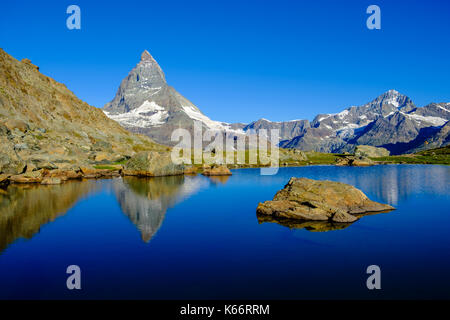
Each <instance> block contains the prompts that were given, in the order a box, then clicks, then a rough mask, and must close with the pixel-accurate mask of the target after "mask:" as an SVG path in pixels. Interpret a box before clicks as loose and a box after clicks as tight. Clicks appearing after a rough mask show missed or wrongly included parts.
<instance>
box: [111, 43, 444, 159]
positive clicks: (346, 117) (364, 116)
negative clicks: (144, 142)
mask: <svg viewBox="0 0 450 320" xmlns="http://www.w3.org/2000/svg"><path fill="white" fill-rule="evenodd" d="M103 110H104V112H105V114H106V115H107V116H108V117H110V118H111V119H113V120H116V121H118V122H119V123H120V124H121V125H122V126H123V127H125V128H127V129H128V130H130V131H132V132H137V133H143V134H146V135H148V136H149V137H151V138H152V139H154V140H155V141H157V142H159V143H162V144H166V145H173V142H171V140H170V137H171V134H172V132H173V131H174V130H175V129H177V128H185V129H187V130H189V131H191V132H192V131H193V124H194V120H197V121H200V122H201V123H202V125H203V127H204V128H205V129H209V130H213V131H216V132H218V133H220V132H224V133H226V134H227V135H245V134H247V133H248V132H251V131H250V130H256V131H258V130H260V129H267V130H270V129H279V130H280V138H281V140H282V141H281V142H280V146H281V147H284V148H297V149H302V150H314V151H320V152H345V151H352V150H353V149H354V147H355V146H356V145H360V144H365V145H372V146H382V147H385V148H387V149H388V150H390V151H391V153H393V154H400V153H408V152H413V151H417V150H422V149H427V148H431V147H439V146H444V145H447V144H449V143H450V136H449V129H450V124H449V122H448V120H449V119H450V103H431V104H429V105H427V106H424V107H416V106H415V105H414V103H413V102H412V101H411V99H410V98H408V97H407V96H405V95H402V94H400V93H399V92H397V91H395V90H389V91H388V92H386V93H384V94H382V95H380V96H379V97H377V98H376V99H374V100H373V101H371V102H369V103H367V104H365V105H362V106H352V107H350V108H347V109H346V110H344V111H342V112H340V113H337V114H319V115H317V116H316V117H315V118H314V120H313V121H312V122H310V121H308V120H292V121H285V122H272V121H269V120H267V119H260V120H257V121H254V122H252V123H250V124H243V123H234V124H230V123H225V122H220V121H213V120H211V119H210V118H209V117H207V116H206V115H204V114H203V113H202V112H201V111H200V109H199V108H197V107H196V106H195V105H194V104H193V103H191V102H190V101H189V100H187V99H186V98H184V97H183V96H182V95H181V94H179V93H178V92H177V91H176V90H175V89H174V88H172V87H171V86H169V85H168V84H167V82H166V79H165V76H164V73H163V71H162V69H161V68H160V66H159V65H158V63H157V62H156V60H155V59H154V58H153V57H152V56H151V55H150V53H149V52H148V51H144V52H143V53H142V55H141V61H140V62H139V63H138V64H137V66H136V67H135V68H134V69H133V70H131V72H130V73H129V74H128V76H127V77H126V78H125V79H123V81H122V83H121V85H120V87H119V90H118V91H117V94H116V96H115V97H114V99H113V100H112V101H111V102H109V103H108V104H106V105H105V106H104V109H103Z"/></svg>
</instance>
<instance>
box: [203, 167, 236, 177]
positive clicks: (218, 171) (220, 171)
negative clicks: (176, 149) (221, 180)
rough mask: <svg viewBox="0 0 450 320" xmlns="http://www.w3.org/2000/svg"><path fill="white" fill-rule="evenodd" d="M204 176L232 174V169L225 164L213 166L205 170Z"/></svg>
mask: <svg viewBox="0 0 450 320" xmlns="http://www.w3.org/2000/svg"><path fill="white" fill-rule="evenodd" d="M202 174H203V175H204V176H231V171H230V169H228V168H227V167H225V166H217V167H212V168H210V169H205V170H203V173H202Z"/></svg>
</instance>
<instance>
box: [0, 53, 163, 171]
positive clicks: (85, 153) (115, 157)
mask: <svg viewBox="0 0 450 320" xmlns="http://www.w3.org/2000/svg"><path fill="white" fill-rule="evenodd" d="M0 146H1V148H2V152H1V153H0V173H4V174H21V173H23V172H25V171H29V172H32V171H35V170H40V169H57V168H60V169H61V168H67V169H70V168H73V167H76V166H78V168H79V167H80V166H92V165H95V164H98V163H102V162H105V161H120V160H124V159H127V158H129V157H131V156H133V155H134V154H136V153H137V152H139V151H143V150H160V151H167V150H168V148H167V147H164V146H160V145H158V144H156V143H154V142H153V141H152V140H150V139H149V138H148V137H146V136H143V135H136V134H133V133H131V132H129V131H127V130H125V129H124V128H123V127H122V126H120V125H119V124H118V123H117V122H115V121H113V120H111V119H109V118H108V117H106V116H105V114H104V113H103V112H102V111H101V110H100V109H98V108H95V107H93V106H90V105H88V104H87V103H85V102H83V101H81V100H80V99H78V98H77V97H76V96H75V95H74V94H73V92H71V91H70V90H68V89H67V87H66V86H65V85H64V84H61V83H58V82H56V81H55V80H53V79H52V78H50V77H47V76H45V75H43V74H41V73H40V72H39V68H38V67H36V66H34V65H33V64H32V63H31V62H30V61H29V60H27V59H24V60H22V61H18V60H16V59H14V58H13V57H11V56H10V55H8V54H7V53H6V52H5V51H3V50H2V49H0Z"/></svg>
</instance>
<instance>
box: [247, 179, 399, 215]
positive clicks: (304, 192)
mask: <svg viewBox="0 0 450 320" xmlns="http://www.w3.org/2000/svg"><path fill="white" fill-rule="evenodd" d="M393 209H395V208H393V207H391V206H390V205H387V204H382V203H378V202H375V201H372V200H370V199H369V198H367V196H366V195H365V194H364V193H363V192H362V191H360V190H358V189H356V188H355V187H353V186H351V185H348V184H345V183H341V182H334V181H326V180H312V179H306V178H291V179H290V180H289V182H288V184H287V185H286V186H285V187H284V189H282V190H280V191H278V192H277V193H276V195H275V197H274V198H273V200H272V201H265V202H263V203H260V204H259V205H258V208H257V209H256V212H257V213H258V215H263V216H272V217H275V218H289V219H298V220H310V221H333V222H344V223H351V222H354V221H356V220H358V217H357V216H356V215H360V214H364V213H368V212H379V211H387V210H393Z"/></svg>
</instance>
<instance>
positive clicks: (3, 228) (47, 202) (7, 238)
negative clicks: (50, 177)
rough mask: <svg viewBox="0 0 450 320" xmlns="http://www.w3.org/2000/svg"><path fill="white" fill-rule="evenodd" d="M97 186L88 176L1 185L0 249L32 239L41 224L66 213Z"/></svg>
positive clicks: (0, 250)
mask: <svg viewBox="0 0 450 320" xmlns="http://www.w3.org/2000/svg"><path fill="white" fill-rule="evenodd" d="M96 187H97V184H96V182H95V181H93V180H87V181H83V182H81V181H72V182H70V183H65V184H61V185H49V186H41V185H11V186H9V187H8V189H7V191H4V190H2V189H0V253H1V252H2V251H3V250H4V249H6V248H7V247H8V246H9V245H10V244H11V243H13V242H14V241H16V240H17V239H19V238H25V239H31V238H32V237H33V236H34V235H35V234H36V233H38V232H39V230H40V228H41V226H42V225H44V224H46V223H49V222H52V221H54V220H55V219H56V218H58V217H60V216H62V215H64V214H65V213H66V212H67V210H69V209H70V208H71V207H72V206H73V205H74V204H75V203H76V202H77V201H78V200H79V199H80V198H82V197H83V196H86V195H87V194H89V193H90V192H92V191H94V190H95V189H96Z"/></svg>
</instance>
